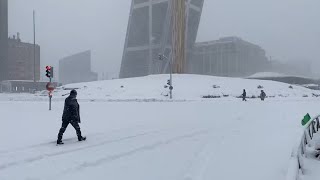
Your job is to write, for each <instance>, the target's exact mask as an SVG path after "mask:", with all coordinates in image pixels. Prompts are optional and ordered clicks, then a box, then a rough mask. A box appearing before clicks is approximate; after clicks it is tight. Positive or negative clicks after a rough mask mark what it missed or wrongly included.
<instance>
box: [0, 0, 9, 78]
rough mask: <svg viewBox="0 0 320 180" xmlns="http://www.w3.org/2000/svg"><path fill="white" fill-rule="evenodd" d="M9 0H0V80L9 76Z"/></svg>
mask: <svg viewBox="0 0 320 180" xmlns="http://www.w3.org/2000/svg"><path fill="white" fill-rule="evenodd" d="M7 61H8V0H0V81H1V80H5V79H6V77H7V70H6V67H7Z"/></svg>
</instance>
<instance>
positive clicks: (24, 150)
mask: <svg viewBox="0 0 320 180" xmlns="http://www.w3.org/2000/svg"><path fill="white" fill-rule="evenodd" d="M166 77H167V76H165V75H160V76H148V77H144V78H133V79H125V80H115V81H103V82H93V83H81V84H77V85H68V86H66V87H80V88H81V89H78V92H79V98H80V101H79V102H80V106H81V120H82V122H83V123H82V124H81V128H82V130H83V134H85V135H87V137H88V140H87V141H86V142H76V139H75V131H74V130H73V128H72V127H71V126H69V127H68V129H67V131H66V133H65V136H64V140H65V143H66V144H65V145H63V146H56V145H55V141H56V136H57V132H58V130H59V128H60V125H61V113H62V110H63V101H61V100H62V99H63V98H65V97H63V96H61V95H62V94H64V93H66V92H67V91H64V90H58V91H57V92H56V93H55V96H54V98H55V99H54V101H53V105H52V107H53V110H52V111H48V103H47V102H45V101H44V100H47V97H42V96H39V94H37V95H35V96H34V95H25V94H20V95H18V96H13V95H10V94H0V97H1V98H0V114H1V119H0V124H1V126H0V137H2V140H1V146H0V179H1V180H15V179H17V180H21V179H25V180H31V179H33V180H35V179H45V180H46V179H54V180H56V179H57V180H73V179H77V180H87V179H130V180H143V179H146V180H149V179H152V180H157V179H159V180H160V179H161V180H163V179H166V180H170V179H171V180H212V179H219V180H231V179H237V180H256V179H259V180H270V179H272V180H282V179H285V177H286V173H287V169H288V166H289V164H288V163H289V159H290V155H291V152H292V149H293V147H294V145H295V143H296V141H297V139H299V138H300V137H299V136H300V135H301V128H302V127H301V125H300V121H301V118H302V117H303V116H304V115H305V114H306V113H310V114H311V115H316V114H319V103H320V98H315V97H314V98H311V97H308V98H305V97H302V96H303V95H304V94H307V93H309V95H310V94H312V93H317V91H312V90H309V89H305V88H302V87H297V86H294V88H293V89H290V88H288V86H289V85H288V84H284V83H277V82H271V81H259V80H241V79H228V78H215V77H208V76H192V75H185V76H180V79H179V77H177V78H175V83H176V86H177V88H176V89H175V92H176V94H175V99H174V101H168V99H167V98H168V97H164V96H162V95H161V93H162V92H163V91H164V90H163V89H164V88H163V87H162V85H163V84H165V83H166ZM153 82H154V84H152V83H153ZM160 82H163V84H162V85H161V83H160ZM159 84H160V85H159ZM121 85H123V86H124V88H121V87H120V86H121ZM212 85H218V86H220V88H213V87H212ZM258 85H262V86H264V89H265V90H266V92H267V94H268V92H269V94H272V93H273V94H279V93H281V94H287V95H288V97H287V98H284V97H274V98H268V99H267V100H266V101H265V102H261V101H260V100H259V99H250V100H249V101H247V102H242V101H241V99H237V98H234V97H233V96H237V95H238V94H241V91H242V88H243V87H244V88H246V89H248V92H249V93H252V94H256V93H258V92H259V91H260V89H258V88H257V86H258ZM84 86H86V87H84ZM184 88H185V89H184ZM197 88H200V91H197ZM121 89H122V90H121ZM154 91H155V92H154ZM159 93H160V94H159ZM213 93H217V94H221V93H229V94H230V95H231V97H228V98H219V99H206V100H202V98H201V95H207V94H213ZM106 94H107V95H109V96H106ZM99 98H100V99H102V100H103V101H97V100H98V99H99ZM150 99H154V100H155V101H154V102H150ZM26 100H27V101H26ZM133 100H134V101H133ZM114 101H116V102H114ZM318 163H319V162H317V161H314V160H313V161H310V163H309V162H307V166H308V167H310V170H308V171H306V172H307V174H306V175H304V176H303V177H305V178H308V180H313V179H317V177H319V176H318V175H319V174H317V169H316V167H318V166H316V164H318Z"/></svg>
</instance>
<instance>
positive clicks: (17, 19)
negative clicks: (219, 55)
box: [9, 0, 320, 76]
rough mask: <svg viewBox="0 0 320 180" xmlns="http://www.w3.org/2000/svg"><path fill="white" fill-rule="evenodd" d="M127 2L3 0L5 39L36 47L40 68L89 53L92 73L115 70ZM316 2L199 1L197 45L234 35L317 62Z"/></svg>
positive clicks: (319, 13) (278, 53)
mask: <svg viewBox="0 0 320 180" xmlns="http://www.w3.org/2000/svg"><path fill="white" fill-rule="evenodd" d="M130 5H131V0H9V35H10V36H12V35H13V34H15V33H16V32H20V33H21V38H22V40H23V41H27V42H33V33H32V10H33V9H35V10H36V18H37V43H38V44H40V45H41V58H42V59H41V60H42V66H43V67H44V66H45V65H47V64H50V65H54V66H57V64H58V60H59V59H61V58H63V57H65V56H68V55H71V54H74V53H77V52H80V51H84V50H88V49H90V50H92V53H93V54H92V56H93V57H92V58H93V62H92V63H93V70H94V71H97V72H99V73H102V72H109V73H110V76H114V75H117V73H118V72H119V68H120V64H121V59H122V52H123V46H124V39H125V34H126V30H127V24H128V16H129V9H130ZM319 8H320V1H319V0H205V4H204V9H203V14H202V19H201V22H200V28H199V32H198V38H197V41H207V40H214V39H218V38H219V37H223V36H238V37H241V38H242V39H244V40H247V41H250V42H253V43H256V44H258V45H260V46H261V47H263V48H264V49H265V50H266V51H267V55H268V56H272V57H274V58H276V59H281V60H283V61H288V60H295V59H301V60H310V61H313V62H315V63H316V64H319V65H320V63H319V61H320V58H319V57H320V23H319V19H320V10H319Z"/></svg>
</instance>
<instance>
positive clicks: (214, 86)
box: [212, 85, 220, 89]
mask: <svg viewBox="0 0 320 180" xmlns="http://www.w3.org/2000/svg"><path fill="white" fill-rule="evenodd" d="M212 87H213V88H214V89H217V88H220V86H218V85H213V86H212Z"/></svg>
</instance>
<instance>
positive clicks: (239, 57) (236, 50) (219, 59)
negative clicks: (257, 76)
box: [188, 37, 269, 77]
mask: <svg viewBox="0 0 320 180" xmlns="http://www.w3.org/2000/svg"><path fill="white" fill-rule="evenodd" d="M189 63H190V64H189V66H188V68H189V69H188V71H189V72H190V73H192V74H204V75H214V76H227V77H228V76H229V77H245V76H248V75H252V74H254V73H257V72H261V71H265V70H266V69H268V68H269V62H268V58H267V57H266V53H265V51H264V50H263V49H262V48H261V47H259V46H258V45H255V44H252V43H250V42H247V41H244V40H242V39H240V38H237V37H226V38H221V39H219V40H215V41H209V42H202V43H196V45H195V47H194V49H193V53H192V60H191V61H190V62H189Z"/></svg>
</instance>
